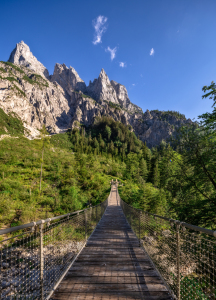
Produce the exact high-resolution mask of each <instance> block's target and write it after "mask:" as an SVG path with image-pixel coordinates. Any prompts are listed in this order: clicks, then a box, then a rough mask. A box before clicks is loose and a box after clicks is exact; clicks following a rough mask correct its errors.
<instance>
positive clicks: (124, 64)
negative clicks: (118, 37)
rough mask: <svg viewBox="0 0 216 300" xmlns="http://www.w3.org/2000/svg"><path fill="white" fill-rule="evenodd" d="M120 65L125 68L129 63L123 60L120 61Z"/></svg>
mask: <svg viewBox="0 0 216 300" xmlns="http://www.w3.org/2000/svg"><path fill="white" fill-rule="evenodd" d="M119 66H120V67H122V68H125V67H126V66H127V65H126V63H124V62H122V61H121V62H119Z"/></svg>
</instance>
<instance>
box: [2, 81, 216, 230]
mask: <svg viewBox="0 0 216 300" xmlns="http://www.w3.org/2000/svg"><path fill="white" fill-rule="evenodd" d="M207 88H208V87H206V89H207ZM209 89H210V88H209ZM211 92H212V93H215V88H214V86H212V88H211ZM207 95H209V93H208V94H207ZM213 95H214V94H213ZM213 106H214V107H215V100H214V104H213ZM2 116H3V118H2V120H1V123H0V124H3V125H1V126H3V127H2V128H4V127H6V128H7V130H8V132H12V131H13V130H17V133H20V132H21V133H22V130H23V129H22V128H23V127H22V124H21V123H20V121H19V120H18V119H17V120H16V119H14V118H15V117H13V116H11V115H10V116H7V115H4V114H2ZM200 118H201V123H200V124H199V126H198V124H192V125H190V124H189V125H188V126H183V127H182V128H181V129H180V130H179V132H178V135H177V137H176V138H175V140H173V141H172V145H173V148H172V147H171V146H170V144H169V143H168V144H166V143H165V142H162V143H161V145H160V146H159V147H157V148H152V149H151V150H150V149H149V148H148V147H147V146H146V145H145V144H144V143H143V142H142V141H141V140H139V138H137V137H136V135H135V134H134V132H132V131H131V130H132V129H131V127H130V126H125V125H123V124H122V123H120V122H116V121H114V120H113V119H112V118H111V117H102V118H97V119H96V120H95V122H94V124H93V125H92V126H91V127H88V128H85V127H80V129H73V130H70V131H68V132H67V133H65V134H58V135H53V136H51V137H46V138H45V139H47V140H50V142H49V143H46V144H44V143H43V139H41V140H40V139H36V140H33V141H30V140H28V139H26V138H24V137H20V138H19V139H11V138H5V139H3V140H1V141H0V224H1V226H3V225H4V226H5V225H6V226H15V225H18V224H21V223H24V222H29V221H32V220H38V219H41V218H47V217H51V216H54V215H60V214H64V213H67V212H71V211H74V210H78V209H82V208H84V207H86V206H88V205H90V204H92V205H95V204H97V203H100V202H102V201H104V200H105V199H106V197H107V196H108V194H109V191H110V181H111V179H112V178H113V179H116V178H117V179H118V181H120V182H121V185H120V187H119V192H120V195H121V197H122V199H123V200H125V201H126V202H127V203H129V204H130V205H133V206H134V207H136V208H140V209H142V210H146V211H150V212H152V213H156V214H160V215H164V216H168V217H170V218H174V219H180V220H182V221H186V222H188V223H193V224H195V225H199V226H202V227H207V228H211V229H215V221H216V175H215V174H216V163H215V157H216V147H215V146H216V136H215V122H216V120H215V108H214V110H213V113H207V114H203V115H202V116H200ZM14 124H18V125H16V126H14ZM14 133H15V131H13V134H14ZM43 149H44V150H43ZM42 152H44V156H43V172H42V185H41V190H40V184H39V182H40V168H41V162H42Z"/></svg>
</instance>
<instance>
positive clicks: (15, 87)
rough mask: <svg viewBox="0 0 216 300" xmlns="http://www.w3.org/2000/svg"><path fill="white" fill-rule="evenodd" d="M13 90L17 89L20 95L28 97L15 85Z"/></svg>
mask: <svg viewBox="0 0 216 300" xmlns="http://www.w3.org/2000/svg"><path fill="white" fill-rule="evenodd" d="M12 89H16V90H17V91H18V93H20V94H21V95H22V96H24V97H26V94H25V93H24V92H23V91H22V90H21V89H19V88H18V86H16V85H15V84H14V86H13V87H12Z"/></svg>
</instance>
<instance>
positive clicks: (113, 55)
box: [105, 47, 117, 60]
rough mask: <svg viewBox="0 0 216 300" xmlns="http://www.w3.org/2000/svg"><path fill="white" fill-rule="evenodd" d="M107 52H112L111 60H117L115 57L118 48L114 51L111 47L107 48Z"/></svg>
mask: <svg viewBox="0 0 216 300" xmlns="http://www.w3.org/2000/svg"><path fill="white" fill-rule="evenodd" d="M105 51H106V52H108V51H109V52H110V54H111V60H113V59H114V58H115V56H116V51H117V47H115V48H113V49H111V48H110V47H107V48H106V50H105Z"/></svg>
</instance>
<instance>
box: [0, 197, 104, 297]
mask: <svg viewBox="0 0 216 300" xmlns="http://www.w3.org/2000/svg"><path fill="white" fill-rule="evenodd" d="M108 201H109V197H108V198H107V199H106V200H105V201H104V202H103V203H101V204H99V205H96V206H94V207H90V208H87V209H84V210H80V211H76V212H72V213H68V214H65V215H61V216H57V217H53V218H50V219H46V220H40V221H37V222H31V223H29V224H24V225H21V226H16V227H12V228H7V229H3V230H0V254H1V257H0V260H1V261H0V271H1V273H0V279H1V280H0V299H5V300H7V299H8V300H9V299H22V300H24V299H25V300H27V299H40V300H45V299H49V298H50V297H51V295H52V293H53V291H54V290H55V288H56V287H57V285H58V283H59V282H60V281H61V280H62V278H63V277H64V275H65V274H66V273H67V271H68V269H69V268H70V267H71V265H72V264H73V262H74V260H75V259H76V257H77V256H78V254H79V253H80V251H81V250H82V248H83V247H84V246H85V244H86V241H87V239H88V237H89V236H90V235H91V233H92V232H93V231H94V229H95V227H96V225H97V223H98V222H99V221H100V219H101V217H102V215H103V214H104V211H105V210H106V207H107V205H108Z"/></svg>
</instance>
